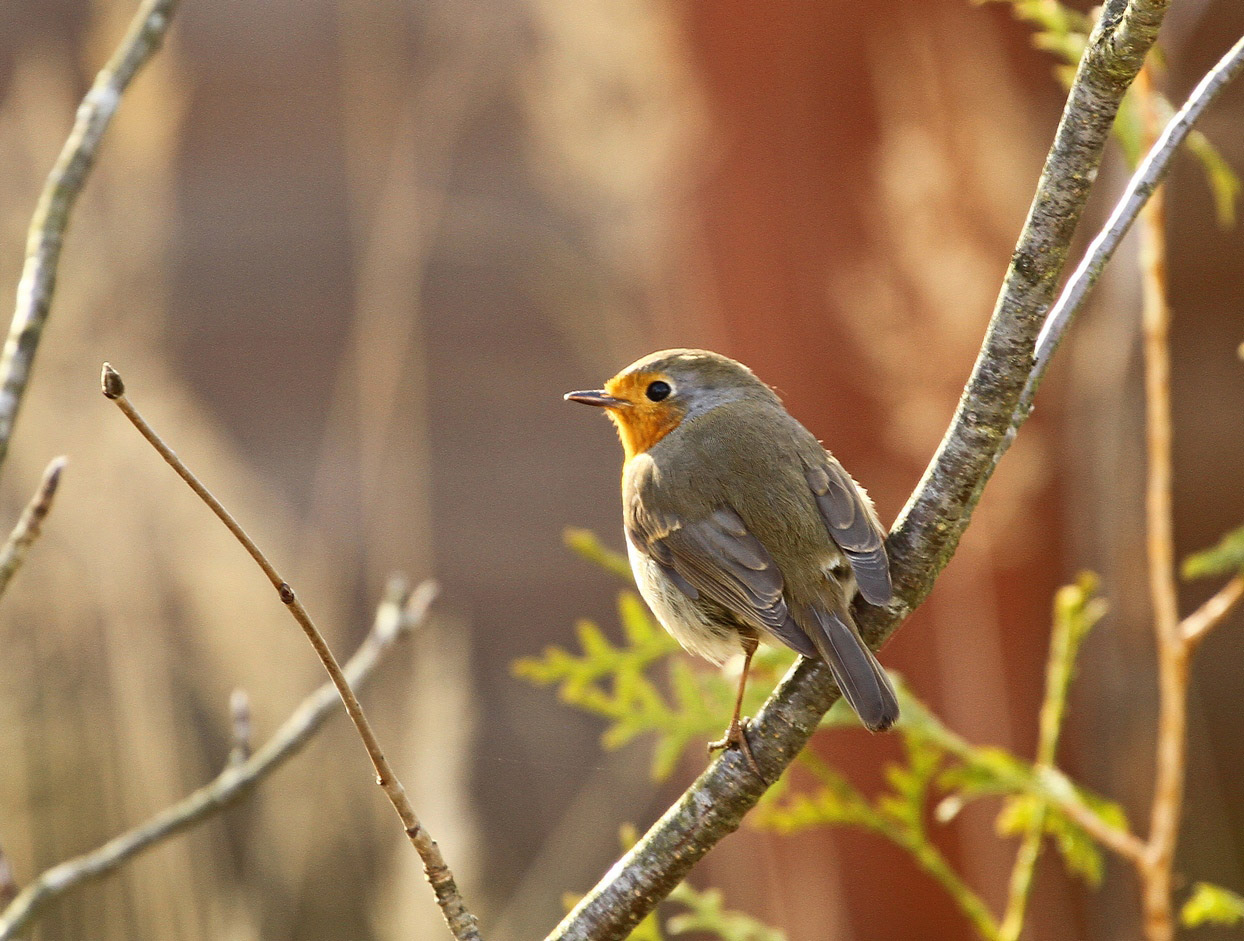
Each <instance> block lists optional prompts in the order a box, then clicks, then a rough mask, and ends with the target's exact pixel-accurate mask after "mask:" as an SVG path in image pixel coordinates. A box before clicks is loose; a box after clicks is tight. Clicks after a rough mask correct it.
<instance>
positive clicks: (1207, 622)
mask: <svg viewBox="0 0 1244 941" xmlns="http://www.w3.org/2000/svg"><path fill="white" fill-rule="evenodd" d="M1241 598H1244V575H1237V576H1235V578H1233V579H1231V581H1229V582H1227V584H1225V585H1223V586H1222V588H1220V589H1218V592H1217V593H1216V594H1215V595H1214V596H1213V597H1212V598H1210V599H1209V600H1208V601H1206V602H1205V604H1203V605H1201V607H1199V608H1197V609H1196V610H1195V611H1193V612H1192V613H1191V614H1189V615H1188V616H1187V617H1186V618H1184V619H1183V622H1182V623H1181V624H1180V625H1179V630H1180V633H1181V634H1182V635H1183V638H1184V642H1185V643H1187V644H1188V646H1189V647H1193V648H1194V647H1196V645H1197V644H1199V643H1200V642H1201V640H1202V638H1204V637H1205V635H1206V634H1207V633H1208V632H1209V631H1210V629H1211V628H1213V627H1215V626H1216V625H1217V624H1218V623H1219V622H1220V621H1222V619H1223V618H1225V617H1226V616H1227V615H1228V614H1230V613H1231V609H1232V608H1234V607H1235V606H1236V605H1237V604H1239V602H1240V599H1241Z"/></svg>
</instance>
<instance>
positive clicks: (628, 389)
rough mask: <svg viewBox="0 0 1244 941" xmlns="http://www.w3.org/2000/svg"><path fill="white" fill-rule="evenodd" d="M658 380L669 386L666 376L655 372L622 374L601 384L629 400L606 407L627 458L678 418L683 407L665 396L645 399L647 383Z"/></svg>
mask: <svg viewBox="0 0 1244 941" xmlns="http://www.w3.org/2000/svg"><path fill="white" fill-rule="evenodd" d="M658 380H660V381H663V382H669V383H670V384H671V385H673V383H672V382H671V380H670V378H669V377H668V376H664V375H661V374H660V373H655V372H640V373H624V374H622V375H620V376H614V377H613V378H612V379H610V380H609V381H608V382H606V383H605V391H606V392H607V393H609V394H610V395H612V396H613V397H614V398H618V399H623V400H624V401H626V402H629V403H630V405H624V406H621V407H618V408H611V409H609V417H610V418H612V419H613V423H614V424H615V425H616V426H617V428H618V437H619V438H621V439H622V450H623V451H625V452H626V459H627V460H628V461H629V460H630V459H631V458H633V457H634V456H635V455H636V454H643V453H644V452H645V451H647V450H648V449H649V448H651V447H652V446H653V445H654V444H656V443H657V442H658V441H660V440H661V439H662V438H664V437H665V436H666V435H667V434H669V433H670V432H671V431H673V430H674V429H675V428H677V427H678V425H679V423H680V422H681V421H682V418H683V411H684V410H683V409H682V408H681V407H680V406H678V405H676V404H674V403H673V402H671V401H670V400H669V399H663V400H662V401H660V402H653V401H652V400H651V399H649V398H648V396H647V391H648V386H649V385H650V384H651V383H653V382H656V381H658Z"/></svg>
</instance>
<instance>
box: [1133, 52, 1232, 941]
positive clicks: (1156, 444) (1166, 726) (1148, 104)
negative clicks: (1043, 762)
mask: <svg viewBox="0 0 1244 941" xmlns="http://www.w3.org/2000/svg"><path fill="white" fill-rule="evenodd" d="M1242 48H1244V43H1242ZM1136 88H1137V91H1138V92H1139V93H1140V109H1141V118H1142V122H1143V125H1144V137H1145V143H1146V145H1147V146H1149V147H1152V146H1154V144H1155V143H1156V140H1155V138H1156V137H1157V134H1158V129H1159V127H1160V126H1161V124H1160V122H1161V119H1160V117H1159V116H1158V113H1157V107H1156V103H1155V100H1154V94H1155V93H1154V90H1153V76H1152V75H1151V74H1150V71H1149V69H1147V68H1146V69H1143V70H1142V71H1141V73H1140V78H1139V79H1138V80H1137V82H1136ZM1140 222H1141V229H1140V268H1141V275H1142V279H1141V280H1142V289H1143V294H1144V309H1143V312H1142V316H1141V320H1142V325H1143V330H1142V333H1143V334H1144V353H1145V356H1144V360H1145V550H1146V556H1147V561H1148V566H1147V567H1148V573H1147V574H1148V581H1149V600H1150V602H1151V604H1152V606H1153V628H1154V635H1155V638H1154V639H1155V640H1156V642H1157V658H1158V728H1157V756H1156V761H1155V780H1154V785H1153V805H1152V808H1151V811H1150V823H1149V841H1148V844H1147V846H1146V847H1145V855H1144V858H1143V859H1142V860H1141V861H1140V863H1139V864H1138V866H1137V869H1138V874H1139V875H1140V880H1141V890H1142V891H1141V895H1142V898H1143V908H1144V913H1145V935H1146V936H1147V937H1148V938H1149V939H1150V941H1170V939H1171V938H1173V937H1174V936H1175V923H1174V915H1173V912H1172V909H1171V888H1172V884H1171V867H1172V866H1173V865H1174V862H1175V844H1176V843H1177V842H1178V840H1179V822H1180V818H1181V816H1182V810H1183V794H1184V764H1185V756H1186V752H1187V741H1188V647H1187V645H1186V644H1185V643H1184V639H1183V634H1182V633H1181V632H1180V629H1179V589H1178V586H1177V585H1176V583H1175V513H1174V508H1173V507H1172V504H1171V479H1172V469H1171V438H1172V431H1171V355H1170V325H1171V307H1170V301H1169V299H1168V284H1167V266H1166V258H1167V252H1166V191H1165V188H1164V187H1161V186H1159V187H1157V188H1155V189H1154V191H1153V195H1152V196H1151V197H1150V199H1149V202H1148V203H1147V204H1146V205H1145V207H1144V208H1143V209H1142V210H1141V212H1140Z"/></svg>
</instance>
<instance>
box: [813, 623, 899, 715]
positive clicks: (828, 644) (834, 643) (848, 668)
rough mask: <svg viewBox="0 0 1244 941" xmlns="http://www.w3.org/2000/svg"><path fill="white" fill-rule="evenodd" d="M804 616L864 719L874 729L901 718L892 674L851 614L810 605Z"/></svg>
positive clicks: (820, 648) (820, 650)
mask: <svg viewBox="0 0 1244 941" xmlns="http://www.w3.org/2000/svg"><path fill="white" fill-rule="evenodd" d="M806 610H807V613H808V617H806V618H804V619H802V620H803V622H804V623H803V625H802V626H803V628H804V631H805V632H806V633H807V634H808V636H809V637H810V638H811V639H812V643H813V644H814V645H815V646H816V649H817V651H818V652H819V653H820V655H821V659H822V660H824V661H825V662H826V663H827V664H829V669H830V671H831V672H832V673H833V674H834V681H835V682H836V683H837V684H838V688H839V689H840V690H842V695H843V696H845V697H846V698H847V702H849V703H850V704H851V708H852V709H854V710H855V714H856V715H858V716H859V717H860V721H861V722H863V723H864V725H866V726H867V727H868V728H869V730H871V731H873V732H880V731H884V730H885V729H888V728H889V727H890V726H892V725H893V724H894V723H895V722H897V721H898V699H897V698H896V697H895V695H894V687H893V686H891V685H890V678H889V677H888V676H886V673H885V670H883V669H882V668H881V664H880V663H878V662H877V658H876V657H874V656H873V652H872V651H871V650H869V649H868V647H867V645H865V643H864V641H863V640H862V639H861V638H860V634H859V631H858V630H857V629H856V627H855V624H854V623H852V621H851V618H850V616H849V615H846V614H842V615H838V614H834V613H832V612H830V611H825V610H822V609H821V608H818V607H815V606H810V607H809V608H807V609H806Z"/></svg>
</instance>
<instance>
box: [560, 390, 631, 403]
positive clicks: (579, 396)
mask: <svg viewBox="0 0 1244 941" xmlns="http://www.w3.org/2000/svg"><path fill="white" fill-rule="evenodd" d="M563 398H564V399H565V400H566V401H567V402H582V403H583V404H584V405H595V406H597V407H599V408H623V407H624V406H627V405H630V404H631V403H630V402H628V401H626V399H618V398H614V397H613V396H612V395H609V394H608V393H607V392H605V391H604V390H603V389H591V390H588V391H586V392H567V393H566V394H565V395H564V396H563Z"/></svg>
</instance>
